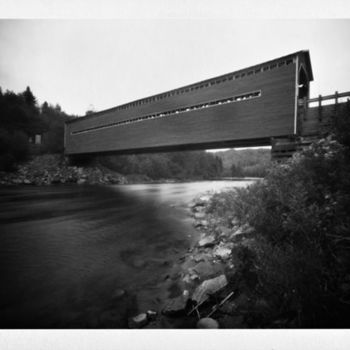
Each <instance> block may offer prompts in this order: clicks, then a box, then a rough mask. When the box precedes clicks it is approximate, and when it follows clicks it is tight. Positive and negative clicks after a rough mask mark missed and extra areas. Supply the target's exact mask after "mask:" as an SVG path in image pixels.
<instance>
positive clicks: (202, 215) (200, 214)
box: [194, 212, 206, 219]
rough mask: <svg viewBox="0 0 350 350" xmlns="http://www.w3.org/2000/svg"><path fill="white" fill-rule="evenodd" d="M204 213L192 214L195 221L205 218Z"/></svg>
mask: <svg viewBox="0 0 350 350" xmlns="http://www.w3.org/2000/svg"><path fill="white" fill-rule="evenodd" d="M205 216H206V215H205V213H203V212H198V213H195V214H194V217H195V219H204V218H205Z"/></svg>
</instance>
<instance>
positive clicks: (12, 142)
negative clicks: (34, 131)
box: [0, 129, 29, 171]
mask: <svg viewBox="0 0 350 350" xmlns="http://www.w3.org/2000/svg"><path fill="white" fill-rule="evenodd" d="M28 155H29V142H28V137H27V135H26V134H24V133H23V132H21V131H14V132H9V131H7V130H4V129H0V170H4V171H11V170H14V168H15V166H16V164H17V163H19V162H23V161H25V160H27V158H28Z"/></svg>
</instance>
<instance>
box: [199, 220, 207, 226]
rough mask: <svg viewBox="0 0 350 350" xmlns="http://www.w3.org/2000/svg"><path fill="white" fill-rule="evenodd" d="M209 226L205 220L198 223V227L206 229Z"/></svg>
mask: <svg viewBox="0 0 350 350" xmlns="http://www.w3.org/2000/svg"><path fill="white" fill-rule="evenodd" d="M208 225H209V222H208V221H207V220H201V221H200V222H199V226H203V227H207V226H208Z"/></svg>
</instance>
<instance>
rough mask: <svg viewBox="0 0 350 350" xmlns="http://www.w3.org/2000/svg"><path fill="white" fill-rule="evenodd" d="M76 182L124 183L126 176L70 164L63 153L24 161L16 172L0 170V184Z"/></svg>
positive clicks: (37, 184) (94, 167) (80, 183)
mask: <svg viewBox="0 0 350 350" xmlns="http://www.w3.org/2000/svg"><path fill="white" fill-rule="evenodd" d="M65 183H76V184H78V185H83V184H124V183H127V180H126V178H125V177H124V176H122V175H120V174H118V173H115V172H112V171H110V170H108V169H106V168H103V167H101V166H88V167H77V166H71V165H69V163H68V161H67V160H66V159H65V158H64V156H62V155H53V154H48V155H40V156H36V157H35V158H33V159H32V160H31V161H29V162H27V163H24V164H22V165H20V166H19V167H18V169H17V170H16V171H14V172H0V185H3V186H13V185H35V186H45V185H51V184H65Z"/></svg>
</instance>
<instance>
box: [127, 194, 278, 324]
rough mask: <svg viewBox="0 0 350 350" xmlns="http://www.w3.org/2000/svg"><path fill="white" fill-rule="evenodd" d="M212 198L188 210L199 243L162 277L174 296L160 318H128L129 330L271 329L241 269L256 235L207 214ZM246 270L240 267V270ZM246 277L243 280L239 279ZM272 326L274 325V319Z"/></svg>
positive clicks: (197, 200)
mask: <svg viewBox="0 0 350 350" xmlns="http://www.w3.org/2000/svg"><path fill="white" fill-rule="evenodd" d="M214 197H215V195H213V194H206V195H202V196H199V197H197V198H195V199H194V200H193V201H192V203H191V204H190V205H189V213H190V215H191V217H192V219H193V225H194V227H195V228H196V229H197V230H198V231H199V232H200V238H199V240H198V242H197V243H196V244H195V245H194V246H193V247H191V248H190V249H189V250H188V251H187V252H186V253H185V254H183V255H182V256H181V257H180V258H179V260H178V261H177V263H175V264H174V265H173V266H172V267H171V270H170V272H169V274H168V275H167V276H166V280H167V281H166V283H167V284H168V288H169V289H172V290H176V291H177V293H175V294H176V295H175V296H173V297H172V298H169V299H168V300H166V301H165V303H164V305H163V308H162V310H157V311H158V316H155V315H154V314H152V318H147V313H142V314H139V315H137V316H136V317H135V318H131V320H130V322H129V325H131V328H141V327H142V328H143V327H145V328H260V327H264V326H265V327H266V326H267V325H270V326H271V325H272V326H273V321H272V319H269V317H268V315H269V316H270V315H272V313H271V310H270V309H269V305H268V304H267V302H266V300H264V299H263V298H261V297H260V296H259V295H258V294H257V293H256V291H255V286H256V283H257V281H256V280H255V276H253V275H250V274H249V271H247V270H245V268H246V262H247V261H245V257H244V256H242V251H243V250H245V251H249V249H250V247H251V246H252V245H254V244H255V241H254V238H253V232H254V230H253V229H252V228H251V227H250V226H249V225H247V224H245V225H241V224H240V222H239V221H238V220H237V219H236V218H230V220H229V221H227V220H223V219H222V217H219V216H218V215H216V214H215V213H214V212H213V211H212V210H211V209H212V206H213V205H216V204H215V203H213V200H216V198H215V199H214ZM243 265H244V268H243ZM242 274H244V276H243V275H242ZM274 321H275V322H276V323H275V324H274V327H277V326H278V320H274Z"/></svg>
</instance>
